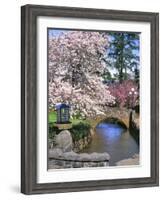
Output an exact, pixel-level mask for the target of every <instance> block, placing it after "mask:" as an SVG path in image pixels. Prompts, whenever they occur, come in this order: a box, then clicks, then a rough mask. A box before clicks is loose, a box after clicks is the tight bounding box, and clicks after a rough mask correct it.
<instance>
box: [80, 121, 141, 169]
mask: <svg viewBox="0 0 163 200" xmlns="http://www.w3.org/2000/svg"><path fill="white" fill-rule="evenodd" d="M83 152H88V153H92V152H108V153H109V154H110V156H111V159H110V165H111V166H114V165H115V163H116V162H118V161H119V160H122V159H126V158H130V157H132V156H133V155H134V154H136V153H139V146H138V144H137V143H136V141H135V140H134V138H133V137H132V136H131V135H130V133H129V131H128V130H126V129H124V128H122V127H121V126H120V125H118V124H112V123H104V122H103V123H100V124H99V125H98V126H97V127H96V134H95V135H94V136H93V140H92V142H91V144H90V145H89V147H88V148H86V149H85V150H84V151H83Z"/></svg>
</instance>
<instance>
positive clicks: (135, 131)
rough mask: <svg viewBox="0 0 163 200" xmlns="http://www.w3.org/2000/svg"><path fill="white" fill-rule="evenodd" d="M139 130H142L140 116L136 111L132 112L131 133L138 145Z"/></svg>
mask: <svg viewBox="0 0 163 200" xmlns="http://www.w3.org/2000/svg"><path fill="white" fill-rule="evenodd" d="M139 130H140V127H139V114H137V113H136V112H135V111H131V112H130V117H129V131H130V134H131V135H132V136H133V137H134V138H135V140H136V142H137V143H138V144H139Z"/></svg>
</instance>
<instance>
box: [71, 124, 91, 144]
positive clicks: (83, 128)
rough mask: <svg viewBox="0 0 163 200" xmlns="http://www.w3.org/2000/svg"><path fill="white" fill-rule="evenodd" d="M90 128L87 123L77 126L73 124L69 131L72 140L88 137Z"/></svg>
mask: <svg viewBox="0 0 163 200" xmlns="http://www.w3.org/2000/svg"><path fill="white" fill-rule="evenodd" d="M90 128H91V126H90V124H89V123H88V122H80V123H78V124H74V125H73V126H72V129H71V130H70V132H71V134H72V138H73V140H74V141H78V140H80V139H82V138H84V137H85V136H88V134H89V133H90Z"/></svg>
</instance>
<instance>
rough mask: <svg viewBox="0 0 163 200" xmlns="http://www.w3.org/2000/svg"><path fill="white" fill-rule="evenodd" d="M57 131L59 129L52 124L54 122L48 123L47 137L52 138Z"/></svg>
mask: <svg viewBox="0 0 163 200" xmlns="http://www.w3.org/2000/svg"><path fill="white" fill-rule="evenodd" d="M59 132H60V130H59V129H58V128H57V127H55V126H54V123H49V135H48V136H49V139H53V138H54V136H55V135H57V134H59Z"/></svg>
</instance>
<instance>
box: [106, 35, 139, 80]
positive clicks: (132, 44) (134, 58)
mask: <svg viewBox="0 0 163 200" xmlns="http://www.w3.org/2000/svg"><path fill="white" fill-rule="evenodd" d="M109 45H110V46H109V49H108V57H106V58H105V59H104V60H105V62H106V63H107V64H108V65H109V66H111V67H112V68H115V69H116V70H117V72H118V73H117V78H118V80H119V81H120V82H122V81H123V80H127V79H128V78H129V77H128V75H129V74H128V72H127V71H128V70H129V71H130V72H132V73H133V75H135V76H137V78H138V77H139V76H138V74H139V54H138V53H139V51H138V50H139V34H137V33H123V32H120V33H119V32H112V33H109ZM135 73H136V74H135Z"/></svg>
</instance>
